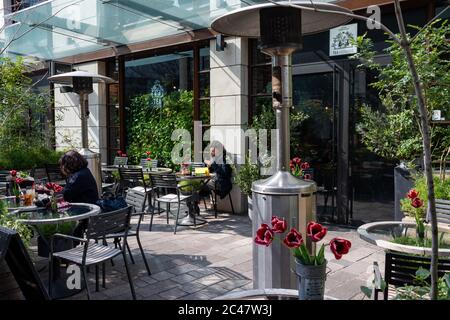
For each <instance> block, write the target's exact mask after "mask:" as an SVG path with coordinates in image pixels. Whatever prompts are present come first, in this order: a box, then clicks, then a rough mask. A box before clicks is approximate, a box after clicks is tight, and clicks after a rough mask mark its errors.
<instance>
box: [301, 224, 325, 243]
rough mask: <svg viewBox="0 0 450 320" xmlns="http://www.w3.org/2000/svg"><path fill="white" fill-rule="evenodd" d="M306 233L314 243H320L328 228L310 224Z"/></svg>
mask: <svg viewBox="0 0 450 320" xmlns="http://www.w3.org/2000/svg"><path fill="white" fill-rule="evenodd" d="M306 233H307V234H308V237H310V238H311V240H312V241H314V242H318V241H320V240H322V239H323V238H324V237H325V235H326V234H327V228H325V227H323V226H322V225H321V224H320V223H316V222H310V223H308V225H307V226H306Z"/></svg>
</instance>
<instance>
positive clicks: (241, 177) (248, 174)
mask: <svg viewBox="0 0 450 320" xmlns="http://www.w3.org/2000/svg"><path fill="white" fill-rule="evenodd" d="M260 178H261V173H260V171H259V167H258V166H257V165H256V164H252V163H251V162H250V159H249V158H246V160H245V164H244V165H242V166H241V167H240V169H239V171H238V173H237V174H236V183H237V185H238V186H239V188H240V189H241V191H242V193H243V194H245V195H247V200H248V217H249V218H250V220H251V219H252V218H253V210H252V183H253V182H254V181H256V180H259V179H260Z"/></svg>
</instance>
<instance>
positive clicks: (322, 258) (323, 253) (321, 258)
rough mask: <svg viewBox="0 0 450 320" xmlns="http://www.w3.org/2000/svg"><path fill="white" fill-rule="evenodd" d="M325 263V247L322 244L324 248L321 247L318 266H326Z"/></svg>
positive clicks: (317, 257) (317, 259) (317, 258)
mask: <svg viewBox="0 0 450 320" xmlns="http://www.w3.org/2000/svg"><path fill="white" fill-rule="evenodd" d="M324 262H325V245H324V244H322V246H321V247H320V250H319V252H318V253H317V256H316V264H317V265H318V266H320V265H322V264H324Z"/></svg>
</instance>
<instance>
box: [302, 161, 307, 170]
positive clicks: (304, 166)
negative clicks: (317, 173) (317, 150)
mask: <svg viewBox="0 0 450 320" xmlns="http://www.w3.org/2000/svg"><path fill="white" fill-rule="evenodd" d="M300 168H301V169H302V170H306V169H309V163H308V162H303V163H302V164H301V166H300Z"/></svg>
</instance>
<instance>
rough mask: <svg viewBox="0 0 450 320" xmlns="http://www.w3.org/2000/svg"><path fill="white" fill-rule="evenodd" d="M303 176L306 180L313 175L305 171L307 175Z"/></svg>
mask: <svg viewBox="0 0 450 320" xmlns="http://www.w3.org/2000/svg"><path fill="white" fill-rule="evenodd" d="M303 178H304V179H305V180H311V175H310V174H309V173H305V175H304V176H303Z"/></svg>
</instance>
